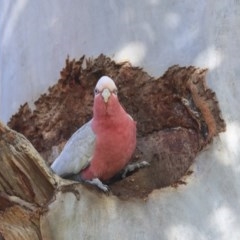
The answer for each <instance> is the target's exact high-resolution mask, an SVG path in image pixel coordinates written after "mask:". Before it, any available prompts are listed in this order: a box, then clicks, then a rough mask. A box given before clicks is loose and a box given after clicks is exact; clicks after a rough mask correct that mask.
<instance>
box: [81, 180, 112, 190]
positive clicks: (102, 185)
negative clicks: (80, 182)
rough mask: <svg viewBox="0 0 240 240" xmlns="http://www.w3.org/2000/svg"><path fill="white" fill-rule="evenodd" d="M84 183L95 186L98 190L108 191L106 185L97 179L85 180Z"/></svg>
mask: <svg viewBox="0 0 240 240" xmlns="http://www.w3.org/2000/svg"><path fill="white" fill-rule="evenodd" d="M85 182H87V183H90V184H92V185H95V186H97V187H98V188H99V189H101V190H102V191H104V192H108V191H109V187H108V185H105V184H103V183H102V182H101V181H100V180H99V179H98V178H93V179H92V180H86V181H85Z"/></svg>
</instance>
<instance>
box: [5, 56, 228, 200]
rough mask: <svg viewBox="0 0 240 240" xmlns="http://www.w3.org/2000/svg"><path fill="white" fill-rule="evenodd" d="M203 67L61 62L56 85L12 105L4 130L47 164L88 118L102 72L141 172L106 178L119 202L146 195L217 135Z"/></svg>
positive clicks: (181, 171)
mask: <svg viewBox="0 0 240 240" xmlns="http://www.w3.org/2000/svg"><path fill="white" fill-rule="evenodd" d="M206 72H207V70H206V69H200V68H196V67H193V66H189V67H180V66H177V65H176V66H172V67H170V68H169V69H168V70H167V71H166V72H165V74H164V75H163V76H161V77H159V78H153V77H151V76H150V75H148V74H147V73H146V72H144V71H143V70H142V69H141V68H138V67H132V66H131V64H129V63H128V62H124V63H115V62H114V61H112V60H111V59H110V58H108V57H106V56H104V55H100V56H99V57H97V58H95V59H86V58H85V57H84V56H83V57H81V58H80V59H79V60H75V59H73V60H70V59H69V58H68V59H66V65H65V67H64V68H63V69H62V71H61V72H60V79H59V81H58V82H57V83H56V84H55V85H54V86H52V87H50V88H49V92H48V93H46V94H43V95H42V96H40V98H39V99H38V100H37V101H36V102H35V105H36V109H35V110H33V111H32V110H31V109H30V108H29V106H28V104H27V103H26V104H24V105H23V106H21V107H20V109H19V112H18V113H16V114H15V115H14V116H12V118H11V120H10V121H9V123H8V125H9V126H10V127H11V128H12V129H14V130H16V131H18V132H21V133H23V134H24V135H25V136H26V137H27V138H28V139H29V140H30V141H31V143H32V144H33V145H34V147H35V148H36V149H37V150H38V152H39V153H40V154H41V155H42V156H43V158H44V159H45V160H46V161H47V163H48V164H50V163H51V162H52V161H53V160H54V159H55V157H56V156H57V155H58V154H59V152H60V151H61V149H62V148H63V146H64V144H65V143H66V141H67V140H68V139H69V138H70V137H71V135H72V134H73V133H74V132H75V131H76V130H77V129H78V128H79V127H81V126H82V125H83V124H84V123H85V122H87V121H88V120H90V119H91V117H92V106H93V89H94V86H95V84H96V82H97V80H98V79H99V78H100V77H101V76H103V75H108V76H110V77H111V78H112V79H114V80H115V82H116V85H117V86H118V89H119V90H118V96H119V100H120V103H121V104H122V105H123V106H124V108H125V109H126V111H127V112H128V113H129V114H130V115H131V116H132V117H133V118H134V120H136V121H137V148H136V152H135V154H134V156H133V159H132V161H142V160H144V161H148V162H149V163H150V166H149V167H145V168H143V169H140V170H138V171H136V172H133V173H132V174H130V175H128V176H127V177H126V178H124V179H121V178H119V176H116V177H115V178H114V179H112V181H110V183H109V185H110V189H111V192H112V193H113V194H114V195H116V196H118V197H120V198H123V199H127V198H130V197H140V198H146V197H147V196H148V194H149V193H150V192H152V190H154V189H159V188H163V187H166V186H173V185H174V186H176V184H177V183H181V178H182V177H183V176H184V175H186V174H189V171H188V169H189V167H190V166H191V164H192V162H193V161H194V159H195V157H196V155H197V153H198V152H200V151H201V150H202V149H203V148H204V147H205V146H206V145H207V144H209V143H210V142H211V141H212V139H213V137H214V136H216V135H217V134H218V133H220V132H222V131H224V130H225V122H224V120H223V119H222V118H221V112H220V109H219V106H218V102H217V100H216V96H215V93H214V92H213V91H212V90H210V89H209V88H208V87H207V86H206V83H205V76H206Z"/></svg>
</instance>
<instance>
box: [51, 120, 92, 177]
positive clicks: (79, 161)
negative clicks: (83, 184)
mask: <svg viewBox="0 0 240 240" xmlns="http://www.w3.org/2000/svg"><path fill="white" fill-rule="evenodd" d="M94 146H95V134H94V132H93V130H92V128H91V121H89V122H87V123H85V124H84V125H83V126H82V127H81V128H79V129H78V130H77V131H76V132H75V133H74V134H73V135H72V137H71V138H70V139H69V140H68V142H67V143H66V145H65V146H64V148H63V150H62V152H61V154H60V155H59V156H58V157H57V158H56V159H55V161H54V162H53V164H52V165H51V168H52V170H53V171H54V172H55V173H56V174H57V175H59V176H67V175H71V174H77V173H79V172H80V171H81V170H82V169H84V168H86V167H87V166H88V165H89V164H90V162H91V159H92V156H93V151H94Z"/></svg>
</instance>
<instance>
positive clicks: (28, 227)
mask: <svg viewBox="0 0 240 240" xmlns="http://www.w3.org/2000/svg"><path fill="white" fill-rule="evenodd" d="M0 166H1V167H0V236H2V237H3V239H14V240H15V239H29V240H30V239H31V240H32V239H41V233H40V229H39V219H40V212H41V209H43V208H44V207H45V206H46V204H47V203H48V202H49V200H50V199H51V198H52V196H53V193H54V189H55V186H56V180H55V178H54V177H53V176H52V174H51V173H50V171H49V169H48V167H47V165H46V164H45V162H44V160H43V159H42V158H41V156H40V155H39V153H38V152H37V151H36V150H35V149H34V148H33V146H32V145H31V143H30V142H29V141H28V140H27V139H26V138H25V137H24V136H23V135H22V134H19V133H17V132H15V131H13V130H11V129H9V128H8V127H7V126H4V125H3V124H2V123H1V122H0Z"/></svg>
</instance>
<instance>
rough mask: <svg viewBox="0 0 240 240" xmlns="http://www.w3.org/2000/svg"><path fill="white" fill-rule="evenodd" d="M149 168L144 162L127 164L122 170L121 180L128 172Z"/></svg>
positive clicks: (147, 163)
mask: <svg viewBox="0 0 240 240" xmlns="http://www.w3.org/2000/svg"><path fill="white" fill-rule="evenodd" d="M148 166H150V164H149V162H146V161H142V162H135V163H131V164H128V165H127V166H126V167H125V169H124V172H123V174H122V178H125V177H126V175H127V174H128V173H129V172H133V171H135V170H136V169H139V168H143V167H148Z"/></svg>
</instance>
